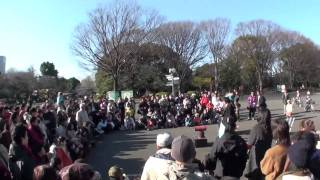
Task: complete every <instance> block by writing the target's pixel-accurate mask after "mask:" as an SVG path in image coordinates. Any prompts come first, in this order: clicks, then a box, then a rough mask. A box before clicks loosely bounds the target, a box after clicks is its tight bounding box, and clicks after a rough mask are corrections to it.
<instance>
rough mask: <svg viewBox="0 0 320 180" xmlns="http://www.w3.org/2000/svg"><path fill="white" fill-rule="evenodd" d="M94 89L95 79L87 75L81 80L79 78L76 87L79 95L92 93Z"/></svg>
mask: <svg viewBox="0 0 320 180" xmlns="http://www.w3.org/2000/svg"><path fill="white" fill-rule="evenodd" d="M95 90H96V83H95V81H94V80H93V79H92V78H91V77H90V76H87V77H86V78H84V79H83V80H81V83H80V84H79V86H78V87H77V88H76V91H77V93H78V94H80V95H88V94H92V93H93V92H95Z"/></svg>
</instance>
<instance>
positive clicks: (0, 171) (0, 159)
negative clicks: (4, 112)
mask: <svg viewBox="0 0 320 180" xmlns="http://www.w3.org/2000/svg"><path fill="white" fill-rule="evenodd" d="M0 123H2V124H3V126H4V124H5V122H3V121H2V120H1V118H0ZM0 126H1V125H0ZM0 136H1V135H0ZM0 179H3V180H9V179H11V173H10V171H9V156H8V149H7V148H6V147H5V146H4V145H3V144H2V142H1V141H0Z"/></svg>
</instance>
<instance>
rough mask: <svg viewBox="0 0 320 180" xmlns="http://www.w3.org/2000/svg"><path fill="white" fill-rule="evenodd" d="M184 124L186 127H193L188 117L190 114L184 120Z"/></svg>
mask: <svg viewBox="0 0 320 180" xmlns="http://www.w3.org/2000/svg"><path fill="white" fill-rule="evenodd" d="M184 123H185V126H186V127H192V126H193V120H192V118H191V116H190V114H187V117H186V118H185V119H184Z"/></svg>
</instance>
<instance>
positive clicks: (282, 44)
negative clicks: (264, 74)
mask: <svg viewBox="0 0 320 180" xmlns="http://www.w3.org/2000/svg"><path fill="white" fill-rule="evenodd" d="M275 33H276V36H277V39H278V46H279V47H278V48H279V50H280V53H279V58H277V59H276V62H275V64H276V65H277V69H278V72H277V73H278V74H282V76H283V77H281V78H282V82H284V81H285V80H284V79H285V75H286V74H287V75H288V80H289V81H288V85H289V87H290V88H293V86H294V80H295V75H296V71H297V69H298V67H297V65H298V63H296V62H297V61H298V59H297V58H300V57H298V56H299V53H301V52H299V51H295V48H294V47H295V46H296V45H297V44H305V43H309V44H311V41H310V40H309V39H307V38H306V37H304V36H303V35H301V34H299V33H298V32H295V31H288V30H281V31H279V32H275ZM290 51H291V52H290Z"/></svg>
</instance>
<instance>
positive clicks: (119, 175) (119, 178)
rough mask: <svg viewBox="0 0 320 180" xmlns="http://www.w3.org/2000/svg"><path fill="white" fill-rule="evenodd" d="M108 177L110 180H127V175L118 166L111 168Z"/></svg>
mask: <svg viewBox="0 0 320 180" xmlns="http://www.w3.org/2000/svg"><path fill="white" fill-rule="evenodd" d="M108 177H109V179H110V180H124V179H125V175H124V174H123V170H122V169H121V168H119V167H118V166H112V167H110V168H109V170H108ZM141 179H142V178H141Z"/></svg>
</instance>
